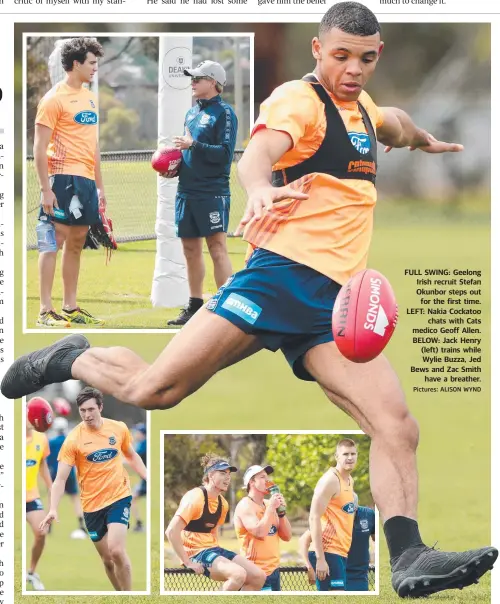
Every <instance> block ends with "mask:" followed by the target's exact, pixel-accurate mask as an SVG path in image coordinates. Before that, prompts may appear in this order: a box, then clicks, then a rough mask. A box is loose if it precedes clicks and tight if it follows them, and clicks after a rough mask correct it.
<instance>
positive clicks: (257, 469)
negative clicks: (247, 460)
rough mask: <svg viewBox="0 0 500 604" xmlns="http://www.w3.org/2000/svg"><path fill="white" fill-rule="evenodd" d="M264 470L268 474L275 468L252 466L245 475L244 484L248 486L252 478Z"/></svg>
mask: <svg viewBox="0 0 500 604" xmlns="http://www.w3.org/2000/svg"><path fill="white" fill-rule="evenodd" d="M262 471H264V472H265V473H266V474H272V473H273V472H274V468H273V467H272V466H264V467H262V466H250V467H249V468H248V470H247V471H246V472H245V474H244V476H243V486H244V487H247V486H248V483H249V482H250V478H253V477H254V476H255V475H256V474H258V473H259V472H262Z"/></svg>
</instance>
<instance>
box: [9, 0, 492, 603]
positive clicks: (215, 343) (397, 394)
mask: <svg viewBox="0 0 500 604" xmlns="http://www.w3.org/2000/svg"><path fill="white" fill-rule="evenodd" d="M382 48H383V43H382V42H381V38H380V26H379V23H378V21H377V19H376V17H375V15H374V14H373V13H372V12H371V11H370V10H369V9H367V8H366V7H365V6H363V5H362V4H359V3H357V2H340V3H337V4H335V5H333V6H332V7H331V8H330V9H329V10H328V11H327V12H326V14H325V16H324V17H323V19H322V21H321V24H320V27H319V34H318V37H315V38H314V39H313V41H312V54H313V57H314V59H315V60H316V67H315V69H314V72H313V73H311V74H308V75H307V76H305V78H304V79H302V80H297V81H293V82H287V83H285V84H283V85H282V86H279V87H278V88H277V89H276V90H275V91H274V92H273V93H272V94H271V96H270V97H269V98H268V99H267V100H266V101H264V103H263V104H262V106H261V113H260V116H259V119H258V120H257V123H256V125H255V127H254V129H253V132H252V137H251V140H250V142H249V144H248V146H247V148H246V150H245V153H244V154H243V157H242V159H241V160H240V162H239V164H238V171H239V176H240V180H241V182H242V184H243V186H244V187H245V189H246V191H247V194H248V203H247V210H246V213H245V216H244V217H243V220H242V225H241V226H242V227H245V232H244V238H245V239H246V240H247V241H248V242H249V243H251V244H252V246H254V248H255V250H254V252H253V254H252V255H251V257H250V258H249V260H248V263H247V266H246V268H245V269H243V270H242V271H240V272H238V273H236V274H235V275H234V276H233V277H230V279H229V280H228V281H227V282H226V284H225V285H224V286H223V287H221V288H220V290H219V292H218V293H217V294H216V296H215V297H214V298H212V299H211V300H210V301H209V302H208V303H207V304H206V306H205V307H204V308H202V309H201V310H199V311H198V312H197V313H196V314H195V316H194V317H193V318H192V319H191V320H190V321H189V322H188V323H187V325H186V326H185V327H184V328H183V329H182V331H181V333H179V334H177V335H176V336H175V338H173V339H172V341H171V342H170V343H169V345H168V346H167V348H166V349H165V350H164V351H163V352H162V353H161V354H160V356H159V357H158V359H157V360H156V361H155V362H154V363H153V364H152V365H148V364H147V363H146V362H145V361H143V360H142V359H141V358H140V357H139V356H138V355H136V354H135V353H133V352H132V351H131V350H128V349H125V348H108V349H106V348H90V347H89V343H88V341H87V340H86V339H85V338H83V337H81V336H73V337H68V338H65V339H63V340H61V341H60V342H58V343H57V344H54V345H52V346H49V347H47V348H44V349H42V350H39V351H36V352H33V353H31V354H28V355H25V356H24V357H21V358H20V359H18V360H17V361H15V363H14V364H13V365H12V366H11V368H10V369H9V370H8V371H7V373H6V375H5V378H4V380H3V382H2V393H3V395H4V396H5V397H7V398H11V399H13V398H20V397H22V396H23V395H26V394H29V393H31V392H35V391H36V390H38V389H39V388H40V387H41V385H44V384H50V383H53V382H63V381H65V380H68V379H71V378H75V379H80V380H83V381H85V382H86V383H88V384H92V385H93V386H95V387H96V388H99V389H100V390H103V391H104V392H108V393H110V394H112V395H113V396H114V397H115V398H117V399H119V400H121V401H124V402H127V403H130V404H133V405H138V406H141V407H143V408H147V409H169V408H171V407H173V406H174V405H177V404H178V403H180V402H181V401H182V400H183V399H184V398H185V397H187V396H188V395H190V394H191V393H193V392H195V391H196V390H198V389H199V388H200V387H201V386H202V385H203V384H204V383H205V382H206V381H207V380H209V379H210V378H211V377H212V376H213V375H214V374H215V373H217V372H218V371H220V370H221V369H223V368H224V367H227V366H229V365H232V364H234V363H237V362H239V361H241V360H243V359H245V358H246V357H248V356H250V355H252V354H254V353H256V352H258V351H259V350H262V349H263V348H267V349H269V350H273V351H275V350H278V349H281V350H282V351H283V353H284V354H285V356H286V358H287V360H288V362H289V363H290V365H291V367H292V369H293V371H294V373H295V375H296V376H297V377H298V378H300V379H303V380H312V381H316V382H317V383H318V385H319V386H320V387H321V389H322V390H323V391H324V393H325V394H326V395H327V397H328V398H329V399H330V400H331V401H332V402H333V403H334V404H335V405H337V406H338V407H339V408H341V409H343V410H344V411H345V412H346V413H348V415H349V416H350V417H352V418H353V419H354V420H355V421H356V422H357V423H358V425H359V426H360V428H361V429H362V430H363V432H364V433H365V434H368V435H369V436H370V437H371V441H372V443H371V451H370V479H371V491H372V494H373V498H374V501H375V504H376V505H377V507H378V509H379V511H380V514H381V516H382V518H383V520H384V531H385V535H386V539H387V543H388V546H389V552H390V558H391V567H392V585H393V587H394V589H395V590H396V592H397V593H398V595H400V596H402V597H405V596H409V595H412V596H426V595H429V594H432V593H435V592H438V591H441V590H444V589H454V588H462V587H465V586H467V585H471V584H472V583H475V582H476V581H477V580H478V579H479V577H481V576H482V575H483V574H484V573H486V572H487V571H488V570H489V569H491V568H492V567H493V563H494V562H495V560H496V558H497V556H498V551H497V550H496V549H495V548H492V547H485V548H482V549H476V550H470V551H467V552H464V553H455V552H442V551H438V550H435V549H433V548H429V547H427V546H426V545H424V543H423V542H422V539H421V537H420V531H419V526H418V523H417V520H416V518H417V507H418V475H417V465H416V448H417V444H418V439H419V431H418V425H417V422H416V421H415V419H414V418H413V417H412V416H411V414H410V412H409V409H408V407H407V405H406V401H405V397H404V394H403V391H402V388H401V385H400V383H399V380H398V377H397V375H396V373H395V371H394V369H393V368H392V367H391V365H390V363H389V361H388V360H387V359H386V357H385V356H384V355H380V356H378V357H377V358H375V359H374V360H373V361H370V362H368V363H364V364H359V363H352V362H350V361H348V360H347V359H346V358H344V357H343V356H342V355H341V354H340V352H339V350H338V349H337V346H336V345H335V343H334V342H333V334H332V325H331V317H332V309H333V305H334V303H335V298H336V296H337V294H338V292H339V290H340V287H341V286H342V285H343V284H344V283H346V282H347V280H348V279H349V278H350V277H352V276H353V275H354V274H356V273H357V272H359V271H360V270H362V269H364V268H366V262H367V258H368V252H369V247H370V241H371V237H372V230H373V212H374V208H375V204H376V189H375V177H376V172H377V156H376V147H377V140H378V141H379V142H381V143H382V144H384V145H386V151H389V150H390V149H391V148H393V147H407V148H410V149H419V150H420V151H423V152H425V153H447V152H459V151H462V146H461V145H458V144H453V143H447V142H442V141H438V140H436V139H435V138H434V137H433V136H432V135H431V134H429V133H428V132H426V131H425V130H422V129H421V128H419V127H417V126H416V125H415V124H414V123H413V121H412V120H411V119H410V117H409V116H408V115H407V114H406V113H405V112H404V111H401V110H400V109H395V108H388V107H377V105H375V103H374V102H373V101H372V100H371V98H370V97H369V96H368V94H366V92H365V91H364V90H363V88H364V86H365V85H366V83H367V82H368V80H369V79H370V77H371V76H372V75H373V72H374V71H375V68H376V66H377V63H378V60H379V58H380V55H381V52H382ZM288 183H290V184H288Z"/></svg>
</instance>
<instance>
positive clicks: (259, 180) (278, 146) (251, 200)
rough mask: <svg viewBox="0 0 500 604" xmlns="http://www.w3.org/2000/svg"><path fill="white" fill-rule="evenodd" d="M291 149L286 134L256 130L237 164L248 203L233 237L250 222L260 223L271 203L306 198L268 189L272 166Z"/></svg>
mask: <svg viewBox="0 0 500 604" xmlns="http://www.w3.org/2000/svg"><path fill="white" fill-rule="evenodd" d="M291 146H292V140H291V138H290V136H289V135H288V134H286V133H285V132H281V131H280V130H271V129H269V128H263V129H261V130H259V131H258V132H256V133H255V134H254V135H253V136H252V138H251V139H250V142H249V143H248V146H247V148H246V149H245V152H244V153H243V156H242V158H241V159H240V161H239V162H238V177H239V179H240V182H241V184H242V185H243V187H244V188H245V190H246V192H247V195H248V201H247V206H246V209H245V214H244V215H243V218H242V219H241V222H240V224H239V225H238V228H237V229H236V231H235V235H240V234H241V233H242V232H243V229H244V227H245V226H246V225H247V224H248V223H249V222H250V220H252V219H255V220H260V219H261V218H262V216H263V215H264V213H265V212H266V211H268V210H270V209H271V208H272V205H273V203H274V202H276V201H281V200H283V199H307V198H308V195H307V194H305V193H301V192H300V191H298V190H296V189H293V188H292V187H290V186H289V185H285V186H284V187H273V186H272V169H273V166H274V164H275V163H277V161H278V160H279V159H280V158H281V157H282V156H283V155H284V154H285V153H286V152H287V151H288V150H289V149H290V147H291Z"/></svg>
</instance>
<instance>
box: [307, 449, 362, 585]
mask: <svg viewBox="0 0 500 604" xmlns="http://www.w3.org/2000/svg"><path fill="white" fill-rule="evenodd" d="M335 459H336V461H337V463H336V466H335V467H334V468H329V469H328V470H327V471H326V472H325V473H324V474H323V476H322V477H321V478H320V479H319V480H318V484H317V485H316V488H315V489H314V495H313V498H312V502H311V511H310V514H309V527H310V530H311V539H312V551H310V552H309V560H310V562H311V565H312V567H313V568H314V569H315V572H316V587H317V588H318V591H339V590H340V591H343V590H345V589H346V583H347V581H346V563H347V555H348V553H349V549H350V547H351V539H352V529H353V524H354V492H353V484H354V480H353V477H352V476H351V472H352V471H353V470H354V468H355V467H356V463H357V460H358V451H357V447H356V443H355V442H354V441H353V440H351V439H350V438H343V439H342V440H341V441H340V442H339V443H338V444H337V449H336V452H335Z"/></svg>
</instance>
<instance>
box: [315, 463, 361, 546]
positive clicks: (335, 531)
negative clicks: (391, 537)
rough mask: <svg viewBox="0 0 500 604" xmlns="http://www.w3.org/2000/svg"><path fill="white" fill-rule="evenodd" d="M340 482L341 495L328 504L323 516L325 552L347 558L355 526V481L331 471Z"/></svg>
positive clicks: (333, 469) (322, 526) (334, 470)
mask: <svg viewBox="0 0 500 604" xmlns="http://www.w3.org/2000/svg"><path fill="white" fill-rule="evenodd" d="M329 471H332V472H333V473H334V474H335V475H336V476H337V477H338V479H339V481H340V493H339V494H338V495H336V496H335V497H332V498H331V499H330V501H329V502H328V505H327V507H326V511H325V513H324V514H323V516H321V531H322V540H323V551H324V552H328V553H330V554H337V555H339V556H342V557H344V558H346V557H347V555H348V553H349V550H350V548H351V541H352V531H353V526H354V493H353V487H354V480H353V478H352V476H350V477H349V479H348V481H345V480H344V479H343V478H342V477H341V475H340V473H339V472H338V470H336V469H335V468H332V469H331V470H329Z"/></svg>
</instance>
